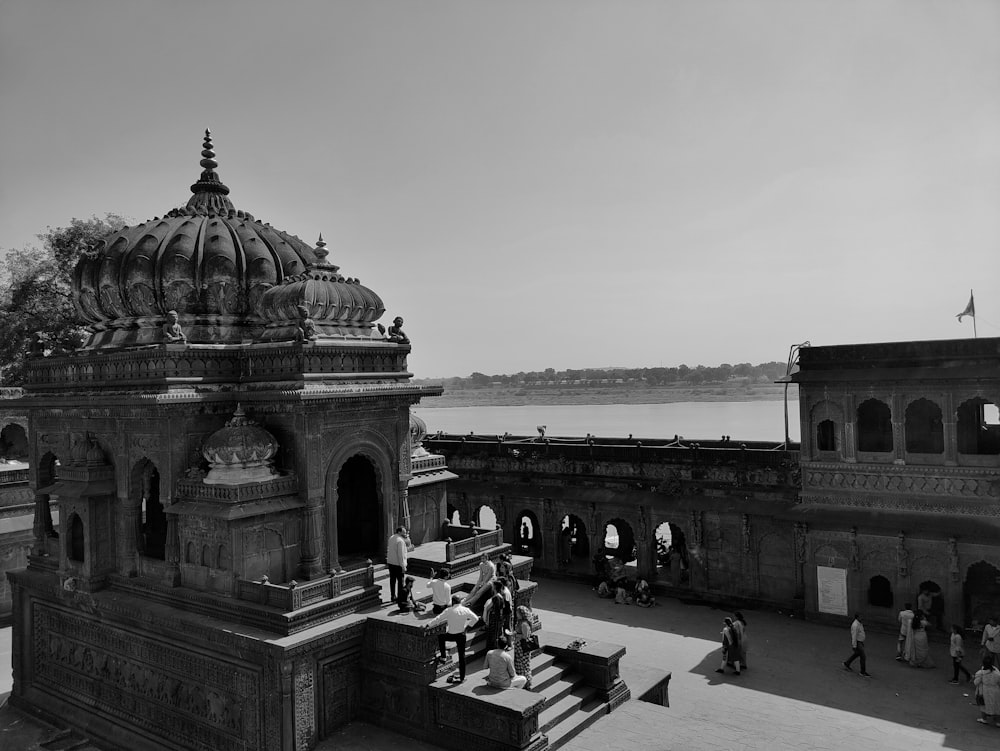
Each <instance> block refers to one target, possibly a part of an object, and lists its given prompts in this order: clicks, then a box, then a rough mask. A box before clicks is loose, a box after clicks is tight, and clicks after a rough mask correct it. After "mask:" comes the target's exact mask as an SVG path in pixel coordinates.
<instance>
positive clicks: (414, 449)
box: [410, 411, 430, 457]
mask: <svg viewBox="0 0 1000 751" xmlns="http://www.w3.org/2000/svg"><path fill="white" fill-rule="evenodd" d="M426 435H427V423H426V422H424V421H423V419H422V418H420V417H417V416H416V415H415V414H414V413H413V412H412V411H411V412H410V456H413V457H418V456H427V455H428V453H430V452H428V451H427V449H425V448H424V446H423V440H424V436H426Z"/></svg>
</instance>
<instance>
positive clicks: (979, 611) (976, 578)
mask: <svg viewBox="0 0 1000 751" xmlns="http://www.w3.org/2000/svg"><path fill="white" fill-rule="evenodd" d="M998 581H1000V568H998V567H997V565H996V563H995V562H991V561H986V560H983V559H980V560H978V561H976V562H975V563H973V564H971V565H970V566H969V567H968V568H967V569H966V570H965V581H964V582H963V584H962V599H963V610H964V617H965V625H966V626H967V627H970V628H982V627H983V625H985V623H986V622H987V621H988V620H989V619H990V618H992V617H995V616H998V615H1000V584H998V583H997V582H998Z"/></svg>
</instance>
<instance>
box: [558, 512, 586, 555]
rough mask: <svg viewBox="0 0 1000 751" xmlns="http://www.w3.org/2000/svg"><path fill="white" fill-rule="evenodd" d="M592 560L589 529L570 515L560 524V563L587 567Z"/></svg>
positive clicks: (577, 518)
mask: <svg viewBox="0 0 1000 751" xmlns="http://www.w3.org/2000/svg"><path fill="white" fill-rule="evenodd" d="M589 558H590V543H589V542H588V540H587V528H586V527H585V526H584V524H583V520H582V519H580V517H578V516H573V514H569V515H568V516H564V517H563V518H562V521H561V522H560V523H559V562H560V563H562V564H563V565H567V566H572V565H577V564H581V563H582V564H583V565H586V563H587V561H588V559H589Z"/></svg>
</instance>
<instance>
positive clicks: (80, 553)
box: [66, 512, 87, 563]
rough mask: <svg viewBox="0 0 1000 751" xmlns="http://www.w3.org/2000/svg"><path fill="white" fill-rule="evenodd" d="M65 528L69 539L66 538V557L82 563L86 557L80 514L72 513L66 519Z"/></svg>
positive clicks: (85, 544)
mask: <svg viewBox="0 0 1000 751" xmlns="http://www.w3.org/2000/svg"><path fill="white" fill-rule="evenodd" d="M66 529H67V531H68V533H69V534H68V537H69V539H68V540H66V557H67V558H69V559H70V560H71V561H75V562H76V563H83V562H84V560H85V559H86V550H87V538H86V532H85V530H84V525H83V519H81V518H80V515H79V514H77V513H75V512H74V513H73V514H71V515H70V517H69V519H67V520H66Z"/></svg>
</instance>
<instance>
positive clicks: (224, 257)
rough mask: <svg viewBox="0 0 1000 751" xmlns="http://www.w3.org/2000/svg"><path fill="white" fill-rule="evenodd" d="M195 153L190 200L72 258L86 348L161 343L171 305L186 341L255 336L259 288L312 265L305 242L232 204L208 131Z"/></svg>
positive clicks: (262, 289) (238, 339)
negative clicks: (197, 167) (197, 172)
mask: <svg viewBox="0 0 1000 751" xmlns="http://www.w3.org/2000/svg"><path fill="white" fill-rule="evenodd" d="M201 154H202V160H201V166H202V169H203V171H202V173H201V177H200V179H199V180H198V182H196V183H195V184H194V185H192V186H191V192H192V194H193V195H192V196H191V198H190V200H189V201H188V202H187V205H186V206H184V207H183V208H179V209H174V210H172V211H169V212H167V213H166V214H165V215H164V216H163V217H155V218H154V219H152V220H150V221H147V222H144V223H142V224H139V225H137V226H135V227H125V228H124V229H122V230H120V231H118V232H116V233H113V234H112V235H110V236H109V237H107V238H106V239H105V240H104V241H103V242H102V243H101V244H100V245H98V246H97V247H96V248H95V249H94V250H93V251H92V252H90V253H88V254H86V255H85V256H84V257H83V258H81V259H80V261H79V262H78V263H77V266H76V269H75V271H74V275H73V300H74V303H75V305H76V308H77V311H78V313H79V314H80V316H81V317H82V318H83V320H84V321H85V322H86V324H87V325H89V326H90V327H91V329H92V330H93V331H94V334H93V336H92V337H91V340H90V342H89V343H88V345H87V346H89V347H103V346H125V345H131V344H149V343H157V342H161V341H163V336H162V333H161V332H162V327H163V324H164V323H165V321H166V314H167V312H168V311H171V310H175V311H177V314H178V318H179V323H180V325H181V327H182V329H183V330H184V333H185V335H186V337H187V341H188V342H189V343H192V344H198V343H213V344H224V343H230V342H232V343H239V342H243V341H246V340H248V339H253V338H255V337H256V335H257V334H259V333H260V331H261V330H262V329H263V326H264V324H265V321H264V320H262V319H261V318H260V316H259V315H258V313H257V306H258V303H259V301H260V299H261V297H262V296H263V295H264V293H265V291H266V290H268V289H269V288H270V287H272V286H273V285H275V284H279V283H280V282H282V281H284V280H285V279H287V278H289V277H293V276H298V275H301V274H302V273H304V272H305V271H306V269H307V268H308V267H309V266H310V265H311V264H313V263H315V262H316V260H317V259H316V257H315V255H314V253H313V249H312V248H311V247H310V246H309V245H308V244H307V243H305V242H303V241H302V240H300V239H299V238H297V237H295V236H294V235H290V234H287V233H285V232H281V231H280V230H277V229H275V228H273V227H271V226H270V225H269V224H267V223H264V222H261V221H259V220H257V219H255V218H254V217H253V216H252V215H251V214H249V213H247V212H245V211H240V210H237V209H236V208H235V207H234V206H233V204H232V202H231V201H230V200H229V188H228V187H226V186H225V185H224V184H223V183H222V182H221V180H220V179H219V176H218V175H217V174H216V172H215V170H216V168H217V167H218V162H216V161H215V152H214V150H213V146H212V138H211V133H210V132H209V131H207V130H206V131H205V141H204V148H203V150H202V152H201Z"/></svg>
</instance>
